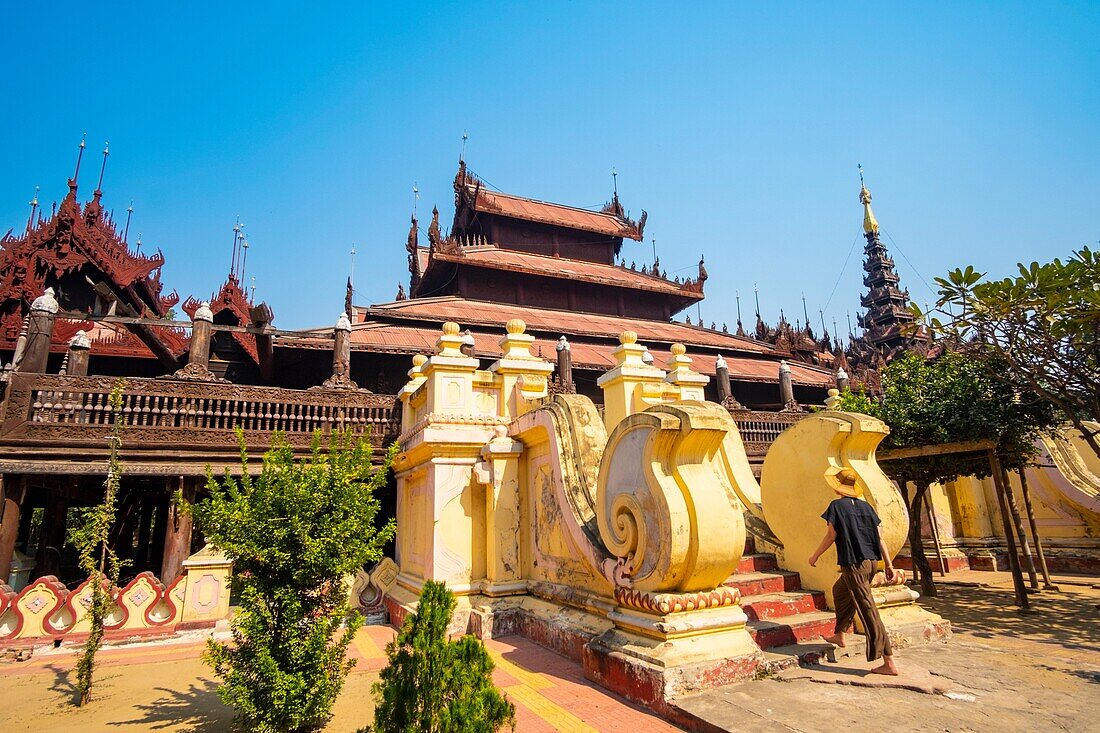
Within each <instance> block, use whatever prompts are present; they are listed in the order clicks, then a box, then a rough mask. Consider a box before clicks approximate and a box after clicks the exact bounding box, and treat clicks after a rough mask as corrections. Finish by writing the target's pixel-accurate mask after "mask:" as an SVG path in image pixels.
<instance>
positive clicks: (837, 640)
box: [824, 633, 846, 649]
mask: <svg viewBox="0 0 1100 733" xmlns="http://www.w3.org/2000/svg"><path fill="white" fill-rule="evenodd" d="M824 638H825V641H827V642H829V643H830V644H834V645H836V646H838V647H841V648H842V649H843V648H844V647H845V646H846V645H845V643H844V634H842V633H841V634H833V635H832V636H826V637H824Z"/></svg>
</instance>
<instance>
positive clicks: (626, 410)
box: [596, 331, 665, 433]
mask: <svg viewBox="0 0 1100 733" xmlns="http://www.w3.org/2000/svg"><path fill="white" fill-rule="evenodd" d="M645 351H646V349H645V347H644V346H642V345H641V344H639V343H638V334H636V333H634V332H633V331H623V332H622V333H621V334H619V346H618V348H616V349H615V351H614V352H612V355H613V356H614V357H615V361H616V362H617V363H616V365H615V368H613V369H612V370H611V371H609V372H607V373H606V374H604V375H603V376H601V377H600V378H599V379H597V380H596V384H597V385H599V386H600V388H601V389H603V405H604V413H603V424H604V426H605V427H606V428H607V432H608V433H611V431H612V430H614V429H615V426H616V425H618V424H619V423H620V422H622V421H623V420H624V419H625V418H626V417H627V416H629V415H633V414H634V413H635V412H641V411H642V410H645V409H646V408H648V407H652V406H653V405H657V404H660V403H661V396H662V392H663V383H664V379H665V373H664V371H662V370H661V369H658V368H657V367H654V366H650V365H649V364H646V363H645V362H644V361H642V355H643V354H645Z"/></svg>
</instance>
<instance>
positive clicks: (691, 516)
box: [596, 402, 745, 593]
mask: <svg viewBox="0 0 1100 733" xmlns="http://www.w3.org/2000/svg"><path fill="white" fill-rule="evenodd" d="M729 425H730V421H729V419H728V415H726V414H725V412H724V409H723V408H721V407H720V406H718V405H714V404H712V403H702V402H681V403H670V404H664V405H657V406H654V407H651V408H650V409H648V410H646V411H644V412H640V413H636V414H633V415H630V416H629V417H627V418H626V419H625V420H623V421H622V422H621V423H619V425H618V426H616V428H615V431H614V432H613V433H612V435H611V437H610V438H609V439H608V442H607V448H606V449H605V451H604V455H603V460H602V461H601V464H600V476H599V482H598V489H597V497H596V518H597V523H598V525H599V531H600V539H601V540H602V541H603V543H604V546H605V547H606V548H607V550H608V552H609V553H610V554H612V555H614V556H615V557H617V558H619V561H620V562H621V563H622V567H623V570H622V572H621V574H620V575H621V577H622V581H621V582H618V585H619V587H627V588H630V589H633V590H635V591H638V592H647V593H655V592H677V593H692V592H699V591H709V590H713V589H714V588H716V587H718V586H720V585H721V584H722V582H723V581H724V580H725V579H726V578H728V577H729V576H730V574H732V573H733V571H734V569H736V567H737V562H738V561H739V560H740V558H741V554H742V552H743V551H744V544H745V524H744V518H743V516H742V514H741V509H740V507H739V506H737V505H736V504H735V503H732V502H730V500H729V495H728V493H727V489H726V487H725V484H724V482H723V481H724V479H723V478H722V476H723V472H724V470H725V467H724V464H723V463H722V462H721V461H722V459H721V453H720V450H719V448H720V447H721V445H722V441H723V440H724V439H725V437H726V433H727V431H728V430H729Z"/></svg>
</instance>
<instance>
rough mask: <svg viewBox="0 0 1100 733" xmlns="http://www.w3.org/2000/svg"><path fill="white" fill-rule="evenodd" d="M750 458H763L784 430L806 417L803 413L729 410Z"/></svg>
mask: <svg viewBox="0 0 1100 733" xmlns="http://www.w3.org/2000/svg"><path fill="white" fill-rule="evenodd" d="M730 415H731V416H732V417H733V421H734V422H735V423H737V429H738V431H740V433H741V440H743V441H744V443H745V453H747V454H748V455H749V457H750V458H761V459H762V458H763V457H764V455H765V454H766V453H767V452H768V447H769V446H770V445H771V444H772V443H773V442H774V441H775V439H776V438H778V437H779V434H780V433H782V432H783V431H784V430H786V429H787V428H789V427H790V426H791V425H794V424H795V423H796V422H798V421H799V420H801V419H802V418H804V417H806V415H807V413H803V412H763V411H756V410H730Z"/></svg>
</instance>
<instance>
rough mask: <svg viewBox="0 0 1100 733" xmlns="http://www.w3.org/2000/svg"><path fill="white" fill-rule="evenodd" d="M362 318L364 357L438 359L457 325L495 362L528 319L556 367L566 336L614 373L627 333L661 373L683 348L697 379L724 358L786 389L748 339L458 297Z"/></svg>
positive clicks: (292, 342) (579, 358) (321, 334)
mask: <svg viewBox="0 0 1100 733" xmlns="http://www.w3.org/2000/svg"><path fill="white" fill-rule="evenodd" d="M355 310H356V313H355V318H354V321H356V322H355V323H353V325H352V333H351V344H352V348H353V349H354V350H357V351H369V352H383V353H391V354H410V355H411V354H431V353H432V352H433V351H434V349H435V344H436V341H437V340H438V338H439V334H440V324H442V323H443V322H444V321H456V322H458V323H459V324H460V325H461V326H462V327H463V328H467V327H469V328H470V330H471V335H472V336H473V338H474V350H475V353H476V354H477V355H478V356H479V357H483V358H489V359H495V358H497V357H499V356H500V354H501V350H500V346H499V343H498V342H499V341H500V338H501V336H502V335H503V333H504V324H505V323H507V322H508V321H509V320H511V319H512V318H522V319H523V320H524V322H525V323H526V324H527V332H528V333H530V334H532V335H533V336H535V343H534V346H533V347H532V350H533V351H534V352H535V353H536V354H541V355H542V357H543V358H545V359H548V360H553V359H554V355H555V346H556V344H557V340H558V337H559V336H561V335H565V336H566V337H567V338H569V339H570V349H571V351H572V356H573V364H574V366H575V367H576V368H580V369H593V370H601V371H602V370H607V369H610V368H611V367H613V366H614V365H615V363H616V361H615V357H614V356H613V354H612V352H613V351H614V350H615V348H616V347H617V346H618V335H619V333H621V332H622V331H626V330H632V331H635V332H636V333H637V334H638V338H639V341H640V342H641V343H643V344H646V346H648V348H649V351H650V353H651V354H652V355H653V357H654V359H655V360H656V363H657V364H658V365H660V366H663V365H664V364H666V363H667V362H668V360H669V358H670V357H671V348H670V347H671V345H672V344H673V343H683V344H685V345H686V346H687V348H688V356H690V357H692V358H694V360H695V361H694V363H693V364H692V368H694V369H695V370H696V371H698V372H700V373H702V374H707V375H713V374H714V367H715V364H714V362H715V356H716V355H717V354H722V355H723V357H724V358H725V360H726V363H727V364H728V365H729V368H730V375H731V376H732V377H733V378H734V379H735V380H741V381H751V382H771V383H774V382H778V381H779V373H778V367H779V360H780V358H782V357H784V356H786V355H785V354H780V353H778V352H776V351H775V350H774V349H773V348H772V347H771V346H769V345H768V344H763V343H760V342H757V341H754V340H752V339H749V338H746V337H741V336H735V335H733V334H724V333H720V332H716V331H711V330H709V329H706V328H700V327H695V326H688V325H686V324H682V323H675V322H665V321H650V320H639V319H631V318H622V317H618V316H605V315H598V314H589V313H574V312H569V311H559V310H553V309H549V308H535V307H531V306H517V305H511V304H503V303H491V302H487V301H475V300H466V299H464V298H461V297H458V296H443V297H438V298H414V299H412V300H403V301H395V302H392V303H383V304H380V305H375V306H371V307H369V308H356V309H355ZM329 332H331V327H325V328H318V329H312V330H311V331H304V332H302V334H301V335H300V336H280V337H278V338H277V339H276V344H277V346H278V347H281V348H305V349H309V348H316V349H327V348H331V341H330V340H329V339H328V334H329ZM790 367H791V375H792V379H793V381H794V382H795V383H797V384H802V385H809V386H816V387H829V386H831V385H832V383H833V380H834V377H833V374H832V371H831V370H828V369H821V368H819V367H814V366H811V365H809V364H803V363H799V362H794V361H792V362H790Z"/></svg>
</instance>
